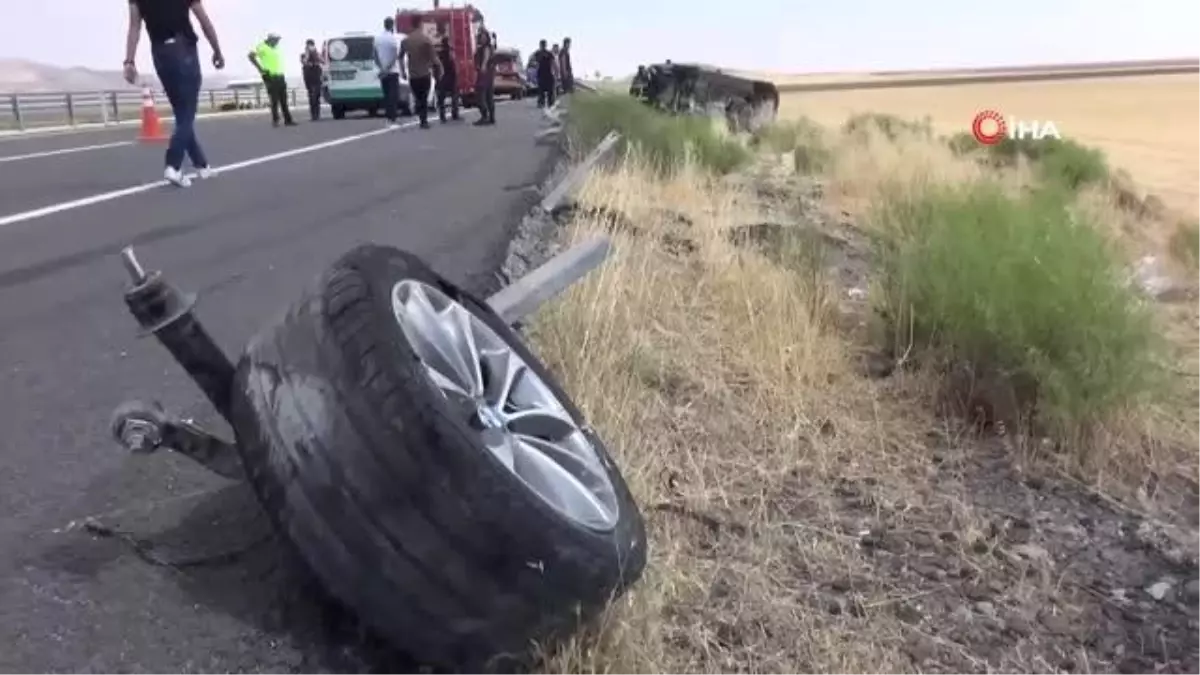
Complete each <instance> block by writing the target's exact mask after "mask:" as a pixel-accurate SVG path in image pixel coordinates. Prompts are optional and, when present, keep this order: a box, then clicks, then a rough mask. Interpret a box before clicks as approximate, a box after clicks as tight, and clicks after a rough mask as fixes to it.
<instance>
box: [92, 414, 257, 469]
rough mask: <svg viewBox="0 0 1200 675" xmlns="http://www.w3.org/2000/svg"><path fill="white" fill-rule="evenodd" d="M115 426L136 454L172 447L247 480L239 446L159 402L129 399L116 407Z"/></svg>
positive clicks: (117, 435)
mask: <svg viewBox="0 0 1200 675" xmlns="http://www.w3.org/2000/svg"><path fill="white" fill-rule="evenodd" d="M111 430H112V435H113V438H114V439H116V441H117V443H119V444H121V445H122V446H124V447H125V449H127V450H129V451H130V452H132V453H134V454H140V455H147V454H151V453H154V452H156V451H158V450H161V449H167V450H171V451H173V452H176V453H178V454H180V455H183V456H184V457H187V458H188V459H190V460H192V461H194V462H196V463H198V464H200V465H201V466H203V467H204V468H206V469H208V470H209V471H212V472H213V473H216V474H218V475H220V476H224V477H225V478H229V479H231V480H239V481H240V480H243V479H244V478H245V472H244V471H243V469H242V461H241V457H240V456H239V455H238V452H237V447H236V446H234V444H232V443H229V442H227V441H225V440H224V439H222V438H219V437H218V436H216V435H214V434H211V433H209V432H207V431H205V430H204V429H201V428H200V427H199V426H197V425H196V424H195V423H193V422H192V421H191V420H184V419H179V418H176V417H173V416H171V415H169V414H168V413H167V412H166V411H165V410H163V407H162V406H161V405H159V404H158V403H144V402H141V401H128V402H126V403H123V404H121V405H120V406H118V407H117V409H116V410H114V411H113V416H112V423H111Z"/></svg>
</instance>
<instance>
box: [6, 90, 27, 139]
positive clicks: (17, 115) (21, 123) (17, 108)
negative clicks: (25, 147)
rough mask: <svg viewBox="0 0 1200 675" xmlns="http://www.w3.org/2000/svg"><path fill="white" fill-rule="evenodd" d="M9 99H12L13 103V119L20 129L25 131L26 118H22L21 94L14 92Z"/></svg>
mask: <svg viewBox="0 0 1200 675" xmlns="http://www.w3.org/2000/svg"><path fill="white" fill-rule="evenodd" d="M9 99H10V100H11V103H12V114H13V120H15V121H16V123H17V128H18V129H20V130H21V131H24V130H25V120H23V119H21V96H20V95H19V94H12V95H11V96H9Z"/></svg>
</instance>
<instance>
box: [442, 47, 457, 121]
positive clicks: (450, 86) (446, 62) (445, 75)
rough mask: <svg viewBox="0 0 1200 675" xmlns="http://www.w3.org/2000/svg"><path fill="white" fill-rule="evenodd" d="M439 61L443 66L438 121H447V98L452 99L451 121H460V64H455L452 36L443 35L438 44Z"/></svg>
mask: <svg viewBox="0 0 1200 675" xmlns="http://www.w3.org/2000/svg"><path fill="white" fill-rule="evenodd" d="M437 53H438V61H439V62H440V63H441V64H442V76H441V77H439V78H438V81H437V108H438V119H440V120H441V121H442V122H443V123H444V122H445V121H446V97H447V96H449V97H450V119H452V120H454V121H455V122H457V121H458V106H459V101H458V64H456V63H455V62H454V49H453V48H452V46H451V44H450V36H449V35H445V34H443V35H442V38H441V40H440V41H439V42H438V49H437Z"/></svg>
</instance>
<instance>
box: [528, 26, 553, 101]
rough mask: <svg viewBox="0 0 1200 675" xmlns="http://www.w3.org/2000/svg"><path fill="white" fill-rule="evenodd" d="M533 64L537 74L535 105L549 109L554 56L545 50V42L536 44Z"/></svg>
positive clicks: (551, 94) (541, 41)
mask: <svg viewBox="0 0 1200 675" xmlns="http://www.w3.org/2000/svg"><path fill="white" fill-rule="evenodd" d="M533 63H534V68H536V74H537V87H538V99H537V105H538V107H539V108H549V107H550V106H553V105H554V54H553V53H551V51H550V50H549V49H546V41H545V40H540V41H539V42H538V49H537V51H536V52H534V53H533Z"/></svg>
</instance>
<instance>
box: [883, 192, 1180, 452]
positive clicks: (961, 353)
mask: <svg viewBox="0 0 1200 675" xmlns="http://www.w3.org/2000/svg"><path fill="white" fill-rule="evenodd" d="M1070 203H1071V200H1070V196H1069V194H1068V193H1066V192H1065V191H1064V190H1062V189H1061V188H1058V189H1040V190H1036V191H1031V192H1027V193H1024V194H1022V195H1020V196H1015V197H1014V196H1010V195H1009V194H1007V193H1005V192H1004V191H1003V189H1002V188H1001V187H1000V186H999V185H997V184H993V183H989V182H978V183H968V184H961V185H955V186H947V185H941V186H938V185H933V186H928V187H925V188H921V190H920V191H919V192H915V193H900V192H896V193H893V194H892V195H890V196H889V197H887V198H884V199H882V200H880V202H879V203H877V205H876V208H875V210H874V212H873V213H872V214H871V217H872V218H873V220H874V221H875V222H876V223H878V224H879V225H880V226H881V227H880V228H879V230H880V231H881V232H882V233H883V234H881V235H880V237H879V240H878V241H877V244H878V246H877V251H876V254H877V264H878V270H879V273H880V276H879V282H880V286H881V294H880V297H879V298H878V299H877V302H878V303H879V305H880V306H879V310H880V313H881V315H882V316H883V317H885V319H886V320H887V322H888V328H889V331H890V332H891V334H892V335H893V336H894V337H895V339H896V340H897V342H898V343H899V348H900V349H901V350H904V349H905V348H907V346H908V345H909V341H910V340H911V346H912V348H913V349H914V351H915V352H916V353H925V354H927V355H935V356H940V357H943V358H947V359H948V360H949V361H950V362H952V363H957V364H964V363H965V364H968V365H969V366H971V368H972V370H973V371H974V372H976V373H988V374H990V375H993V376H994V375H996V374H999V375H1001V376H1004V377H1007V378H1009V381H1010V382H1012V383H1014V384H1013V389H1014V390H1021V391H1024V392H1026V393H1031V394H1032V395H1031V396H1029V397H1028V398H1027V399H1025V400H1023V401H1021V404H1022V406H1024V407H1026V408H1027V409H1026V412H1027V413H1032V414H1033V416H1034V417H1035V418H1036V419H1037V420H1038V421H1039V422H1041V423H1043V424H1045V425H1046V426H1048V427H1049V428H1051V429H1053V430H1056V431H1059V432H1069V431H1074V430H1079V429H1080V428H1082V427H1083V426H1085V425H1086V423H1088V422H1090V421H1094V420H1096V419H1099V418H1101V417H1103V415H1105V414H1106V413H1108V412H1110V411H1111V410H1113V409H1114V407H1116V406H1119V405H1121V404H1123V403H1126V402H1129V401H1131V400H1134V399H1137V398H1138V397H1140V396H1141V395H1143V394H1146V393H1148V392H1150V391H1151V390H1152V389H1153V388H1154V387H1155V385H1156V382H1157V374H1158V373H1159V372H1160V371H1159V369H1158V368H1157V367H1156V365H1157V363H1158V360H1157V355H1158V352H1157V339H1156V337H1155V334H1154V332H1153V330H1154V329H1153V328H1152V324H1151V321H1150V317H1149V315H1148V313H1147V312H1148V309H1147V308H1146V307H1145V306H1144V305H1143V304H1142V303H1141V302H1140V301H1139V300H1138V298H1137V297H1136V296H1135V295H1134V293H1133V292H1132V291H1131V290H1130V289H1129V288H1128V287H1127V286H1126V285H1125V283H1124V279H1123V275H1122V273H1121V270H1120V266H1119V264H1118V262H1117V259H1116V257H1115V256H1114V252H1113V251H1111V250H1110V249H1109V248H1108V246H1107V244H1106V242H1105V240H1104V239H1103V238H1102V237H1101V236H1100V234H1099V230H1098V229H1096V228H1095V227H1094V226H1093V225H1092V224H1090V223H1086V222H1080V221H1079V220H1078V219H1077V218H1073V217H1072V216H1071V215H1070V214H1071V209H1070ZM1029 383H1032V388H1033V391H1032V392H1029V391H1028V389H1029V387H1028V386H1027V385H1028V384H1029Z"/></svg>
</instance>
